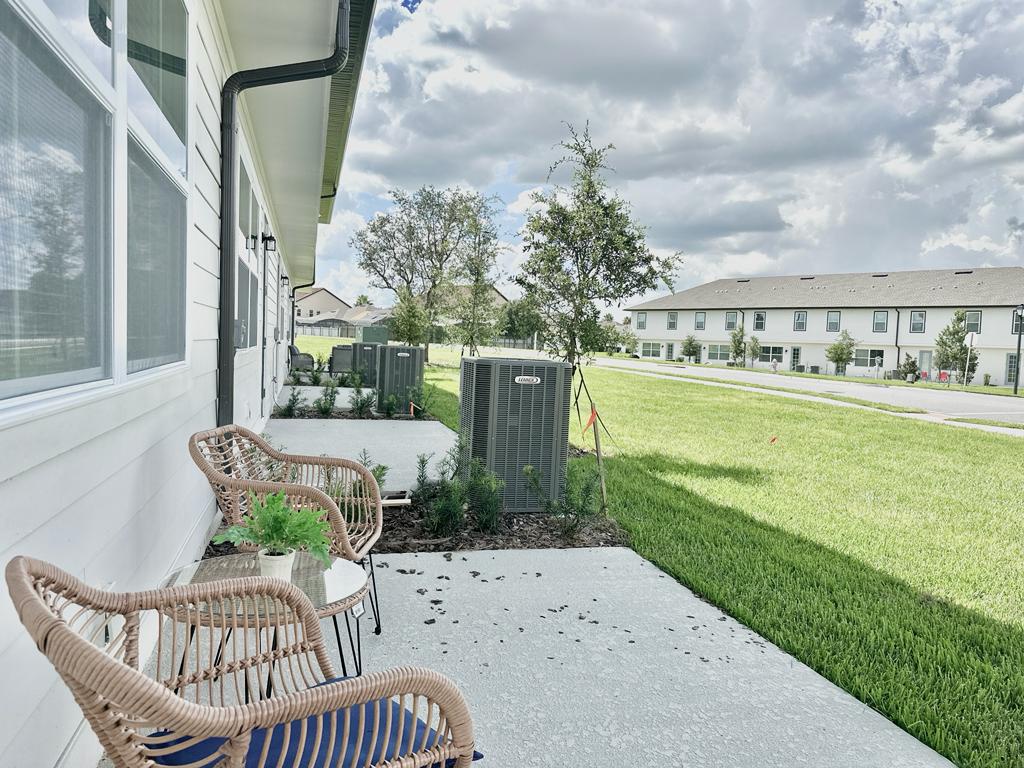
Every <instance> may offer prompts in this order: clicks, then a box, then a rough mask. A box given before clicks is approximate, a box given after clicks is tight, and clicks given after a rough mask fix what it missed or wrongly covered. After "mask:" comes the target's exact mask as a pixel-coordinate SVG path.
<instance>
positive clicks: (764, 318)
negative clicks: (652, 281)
mask: <svg viewBox="0 0 1024 768" xmlns="http://www.w3.org/2000/svg"><path fill="white" fill-rule="evenodd" d="M758 320H760V321H761V327H760V328H758V327H757V321H758ZM753 325H754V327H753V328H752V330H754V331H763V330H764V329H765V328H767V327H768V312H767V311H766V310H763V309H757V310H754V324H753Z"/></svg>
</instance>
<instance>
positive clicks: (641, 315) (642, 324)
mask: <svg viewBox="0 0 1024 768" xmlns="http://www.w3.org/2000/svg"><path fill="white" fill-rule="evenodd" d="M636 329H637V330H638V331H646V330H647V313H646V312H637V313H636Z"/></svg>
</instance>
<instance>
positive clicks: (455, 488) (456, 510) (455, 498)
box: [423, 479, 466, 536]
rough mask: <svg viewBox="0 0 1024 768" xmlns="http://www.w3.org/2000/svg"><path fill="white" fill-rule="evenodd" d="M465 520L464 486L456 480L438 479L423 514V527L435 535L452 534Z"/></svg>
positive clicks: (456, 531)
mask: <svg viewBox="0 0 1024 768" xmlns="http://www.w3.org/2000/svg"><path fill="white" fill-rule="evenodd" d="M465 520H466V488H465V486H464V485H463V484H462V483H461V482H459V481H458V480H449V479H442V480H438V481H437V483H436V485H435V487H434V494H433V498H432V499H431V500H430V503H429V505H428V507H427V510H426V514H425V515H424V516H423V527H424V528H426V529H427V531H429V532H430V533H432V534H434V535H435V536H454V535H455V534H456V533H458V532H459V531H460V530H461V529H462V526H463V524H464V523H465Z"/></svg>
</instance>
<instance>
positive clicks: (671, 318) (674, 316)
mask: <svg viewBox="0 0 1024 768" xmlns="http://www.w3.org/2000/svg"><path fill="white" fill-rule="evenodd" d="M678 324H679V313H678V312H669V313H668V321H667V322H666V324H665V325H666V327H667V328H668V329H669V330H670V331H674V330H675V329H676V325H678Z"/></svg>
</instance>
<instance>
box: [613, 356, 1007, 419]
mask: <svg viewBox="0 0 1024 768" xmlns="http://www.w3.org/2000/svg"><path fill="white" fill-rule="evenodd" d="M594 362H595V364H597V365H600V366H602V367H606V368H625V369H627V370H640V371H650V372H651V373H660V374H683V375H686V376H692V377H694V378H697V377H708V378H715V379H723V380H729V381H732V382H735V383H736V384H741V385H742V384H761V385H766V386H771V387H785V388H787V389H798V390H801V391H803V392H807V393H808V394H815V393H825V394H833V395H844V396H846V397H856V398H858V399H860V400H870V401H872V402H876V403H888V404H889V405H900V406H904V407H907V408H923V409H925V410H926V411H928V412H929V413H931V414H934V415H935V416H939V417H942V418H971V419H994V420H997V421H1012V422H1017V423H1024V398H1012V397H999V396H996V395H982V394H978V393H976V392H958V391H957V390H955V389H952V388H951V389H949V390H941V389H929V388H925V387H901V386H884V385H883V384H882V383H881V382H879V383H877V384H876V383H874V382H873V381H872V380H870V379H865V380H860V379H851V380H849V381H835V380H832V379H811V378H805V377H803V376H781V375H779V374H774V373H771V372H770V371H767V370H765V371H759V370H751V369H744V368H720V367H718V366H706V365H683V364H682V363H680V364H679V365H660V364H658V363H648V362H644V361H643V360H624V359H621V358H600V357H599V358H597V359H596V360H595V361H594Z"/></svg>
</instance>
